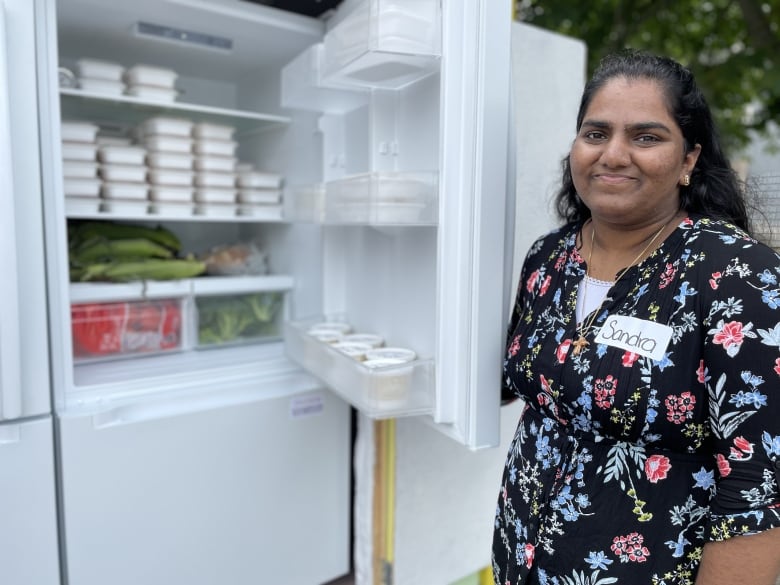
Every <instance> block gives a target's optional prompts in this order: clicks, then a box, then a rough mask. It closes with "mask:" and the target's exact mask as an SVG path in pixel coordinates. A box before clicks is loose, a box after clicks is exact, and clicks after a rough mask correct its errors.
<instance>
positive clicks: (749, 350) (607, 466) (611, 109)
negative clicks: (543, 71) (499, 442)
mask: <svg viewBox="0 0 780 585" xmlns="http://www.w3.org/2000/svg"><path fill="white" fill-rule="evenodd" d="M557 203H558V211H559V215H560V216H561V218H562V220H564V222H565V225H564V226H563V227H562V228H560V229H558V230H556V231H554V232H553V233H551V234H548V235H547V236H545V237H543V238H541V239H539V240H538V241H537V242H536V243H535V244H534V245H533V246H532V248H531V250H530V251H529V253H528V256H527V258H526V261H525V264H524V267H523V272H522V276H521V281H520V286H519V291H518V296H517V303H516V307H515V311H514V313H513V316H512V319H511V323H510V327H509V337H508V348H507V354H506V359H505V388H504V398H505V399H510V398H513V397H518V396H519V397H521V398H523V399H524V400H525V401H526V405H525V409H524V411H523V415H522V417H521V420H520V423H519V425H518V429H517V432H516V435H515V438H514V440H513V442H512V444H511V447H510V450H509V454H508V457H507V462H506V467H505V472H504V476H503V479H502V489H501V493H500V495H499V501H498V509H497V514H496V523H495V532H494V542H493V573H494V579H495V582H496V583H497V584H499V585H516V584H521V583H522V584H531V583H533V584H536V583H539V584H550V585H553V584H555V585H573V584H577V585H584V584H589V585H606V584H611V583H615V584H618V585H646V584H651V583H652V584H665V585H671V584H691V585H692V584H694V583H695V584H696V585H716V584H723V585H725V584H728V585H734V584H737V583H745V584H750V585H774V584H775V579H776V578H777V577H778V575H780V487H778V486H780V257H778V255H776V254H775V253H774V252H773V251H772V250H771V249H770V248H768V247H766V246H764V245H762V244H759V243H757V242H756V241H755V240H753V239H752V238H751V237H750V236H749V235H748V234H747V231H746V230H747V229H748V228H749V222H748V217H747V213H746V209H745V205H744V201H743V195H742V192H741V190H740V187H739V183H738V181H737V178H736V177H735V175H734V173H733V172H732V171H731V170H730V167H729V165H728V162H727V160H726V158H725V157H724V155H723V153H722V151H721V147H720V144H719V139H718V136H717V133H716V130H715V127H714V124H713V121H712V116H711V113H710V111H709V108H708V106H707V104H706V102H705V100H704V98H703V97H702V94H701V92H700V91H699V90H698V88H697V87H696V84H695V81H694V79H693V77H692V75H691V73H690V72H689V71H688V70H686V69H685V68H683V67H681V66H680V65H679V64H677V63H675V62H674V61H671V60H669V59H666V58H661V57H655V56H651V55H647V54H643V53H636V52H627V53H623V54H620V55H615V56H612V57H609V58H607V59H605V60H604V61H603V62H602V64H601V66H600V68H599V70H598V71H597V72H596V73H595V75H594V77H593V78H592V79H591V80H590V82H589V83H588V84H587V86H586V88H585V91H584V94H583V97H582V102H581V104H580V110H579V114H578V117H577V135H576V138H575V140H574V142H573V144H572V147H571V151H570V153H569V156H568V157H567V159H566V160H565V161H564V174H563V185H562V188H561V190H560V192H559V194H558V198H557Z"/></svg>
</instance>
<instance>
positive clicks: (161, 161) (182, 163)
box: [146, 152, 192, 171]
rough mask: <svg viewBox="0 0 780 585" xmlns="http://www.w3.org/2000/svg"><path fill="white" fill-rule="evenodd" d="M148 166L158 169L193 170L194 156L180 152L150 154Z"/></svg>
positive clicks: (147, 158) (147, 161)
mask: <svg viewBox="0 0 780 585" xmlns="http://www.w3.org/2000/svg"><path fill="white" fill-rule="evenodd" d="M146 164H147V165H149V166H150V167H154V168H157V169H174V170H177V171H189V170H192V155H191V154H185V153H178V152H150V153H148V154H147V155H146Z"/></svg>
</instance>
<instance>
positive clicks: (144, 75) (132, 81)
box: [124, 65, 179, 89]
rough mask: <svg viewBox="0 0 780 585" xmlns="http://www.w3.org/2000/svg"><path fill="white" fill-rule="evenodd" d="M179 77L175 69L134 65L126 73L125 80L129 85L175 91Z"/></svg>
mask: <svg viewBox="0 0 780 585" xmlns="http://www.w3.org/2000/svg"><path fill="white" fill-rule="evenodd" d="M178 76H179V75H178V73H176V71H174V70H173V69H166V68H164V67H154V66H152V65H134V66H132V67H130V68H129V69H128V70H127V71H125V74H124V80H125V82H126V83H127V84H128V85H143V86H151V87H156V88H165V89H173V86H174V85H175V83H176V79H177V78H178Z"/></svg>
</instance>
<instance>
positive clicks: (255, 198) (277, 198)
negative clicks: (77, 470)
mask: <svg viewBox="0 0 780 585" xmlns="http://www.w3.org/2000/svg"><path fill="white" fill-rule="evenodd" d="M281 200H282V192H281V191H279V190H278V189H239V190H238V195H237V201H238V202H239V203H244V204H246V205H276V204H278V203H279V202H281Z"/></svg>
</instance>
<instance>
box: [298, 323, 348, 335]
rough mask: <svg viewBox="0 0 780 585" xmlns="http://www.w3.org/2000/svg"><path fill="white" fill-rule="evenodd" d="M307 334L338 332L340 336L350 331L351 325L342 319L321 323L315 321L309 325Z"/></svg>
mask: <svg viewBox="0 0 780 585" xmlns="http://www.w3.org/2000/svg"><path fill="white" fill-rule="evenodd" d="M308 332H309V334H310V335H314V334H315V333H332V332H336V333H340V334H341V335H342V336H343V335H346V334H347V333H351V332H352V325H350V324H349V323H344V322H343V321H323V322H322V323H315V324H314V325H312V326H311V327H309V331H308Z"/></svg>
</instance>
